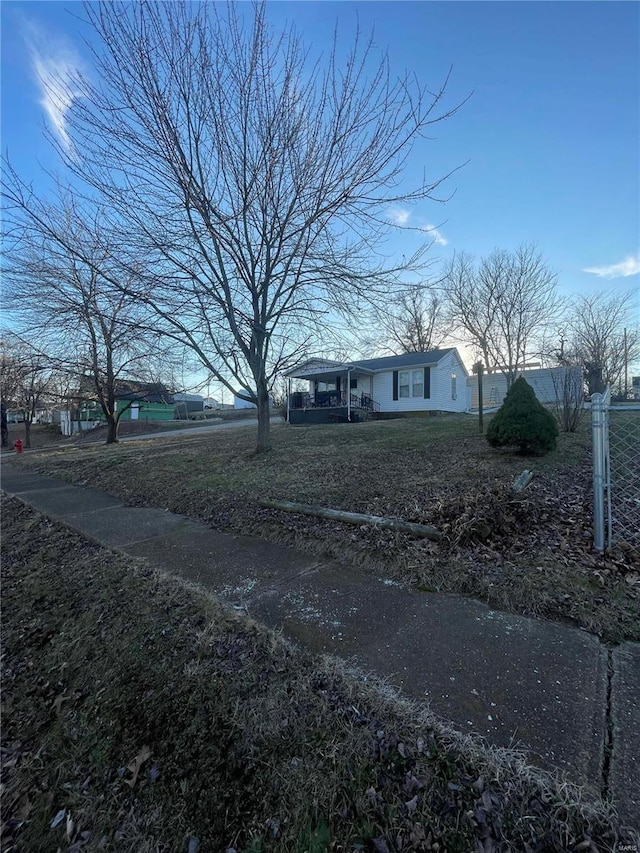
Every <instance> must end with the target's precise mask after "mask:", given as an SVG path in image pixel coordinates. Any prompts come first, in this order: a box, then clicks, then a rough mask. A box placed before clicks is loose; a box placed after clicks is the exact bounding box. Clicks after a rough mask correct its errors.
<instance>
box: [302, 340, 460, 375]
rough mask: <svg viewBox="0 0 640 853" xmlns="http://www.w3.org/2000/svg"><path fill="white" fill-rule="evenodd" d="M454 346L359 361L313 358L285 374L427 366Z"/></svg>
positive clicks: (374, 370)
mask: <svg viewBox="0 0 640 853" xmlns="http://www.w3.org/2000/svg"><path fill="white" fill-rule="evenodd" d="M453 349H454V347H448V348H447V349H433V350H429V351H428V352H408V353H403V354H402V355H390V356H384V357H382V358H367V359H362V360H359V361H348V362H339V361H328V360H327V359H314V360H313V361H307V362H305V363H304V364H300V365H298V367H297V368H294V369H293V370H291V371H289V373H288V374H287V376H291V377H292V378H294V379H302V378H305V377H309V376H313V375H314V374H328V373H331V374H334V373H340V372H343V371H345V370H359V371H362V372H363V373H379V372H381V371H383V370H397V369H400V368H403V367H417V366H420V367H422V366H425V367H426V366H427V365H430V364H437V363H438V362H439V361H440V359H441V358H443V357H444V356H445V355H447V353H450V352H451V351H452V350H453Z"/></svg>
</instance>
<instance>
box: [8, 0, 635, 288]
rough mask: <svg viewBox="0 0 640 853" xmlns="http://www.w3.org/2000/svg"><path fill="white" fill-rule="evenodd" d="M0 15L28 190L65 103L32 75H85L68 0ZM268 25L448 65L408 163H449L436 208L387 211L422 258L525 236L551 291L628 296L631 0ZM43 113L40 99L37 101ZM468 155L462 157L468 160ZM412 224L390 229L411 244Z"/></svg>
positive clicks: (401, 247) (314, 39)
mask: <svg viewBox="0 0 640 853" xmlns="http://www.w3.org/2000/svg"><path fill="white" fill-rule="evenodd" d="M1 14H2V148H3V151H7V150H8V152H9V157H10V159H11V161H12V162H13V163H14V165H15V166H16V167H17V169H18V171H19V172H20V174H21V175H22V176H23V177H24V178H26V179H29V180H33V181H34V183H35V185H36V186H37V185H38V182H39V181H40V180H41V178H40V176H39V166H38V163H41V164H42V165H44V166H45V167H47V168H48V169H52V170H54V171H55V170H57V169H59V168H60V164H59V163H57V162H56V157H55V155H54V154H53V152H52V150H51V149H50V146H49V144H48V143H47V142H46V141H45V140H44V138H43V135H42V128H43V126H44V125H48V126H49V127H51V128H52V129H53V130H54V131H55V132H57V133H58V134H62V135H63V136H64V133H65V129H64V110H63V109H61V106H62V105H61V104H60V103H56V97H55V92H54V93H53V96H52V93H51V90H49V91H48V92H47V91H45V90H44V89H43V84H42V79H39V78H43V77H44V78H46V76H47V74H48V73H49V72H51V71H53V70H54V69H55V70H56V71H57V72H59V71H60V70H61V69H62V70H63V71H64V70H65V69H67V70H68V72H69V73H70V74H71V75H72V74H73V69H74V67H75V66H76V65H78V64H80V65H82V66H83V67H84V69H85V70H86V71H87V72H88V73H89V74H91V58H90V54H89V52H88V50H87V48H86V45H85V44H84V43H83V38H84V37H86V36H87V31H86V29H84V28H83V25H82V23H81V22H80V21H79V20H78V18H77V17H76V16H78V15H81V14H82V7H81V5H80V4H79V3H68V2H64V0H60V2H12V0H4V2H2V4H1ZM269 15H270V18H271V20H272V21H273V22H274V23H275V24H280V23H282V22H284V21H285V20H288V21H292V22H294V23H295V24H296V26H297V28H298V29H299V31H300V33H301V34H302V36H303V38H304V39H305V41H306V42H307V43H308V44H310V45H311V47H312V49H313V50H316V51H317V50H327V49H328V47H329V45H330V39H331V36H332V33H333V28H334V26H335V23H336V20H337V21H338V25H339V28H340V32H341V35H342V37H343V38H348V37H349V35H350V33H352V32H353V30H354V28H355V26H356V23H359V26H360V28H361V30H362V31H363V32H364V33H368V32H369V31H370V30H371V29H372V28H375V40H376V45H378V46H379V47H380V48H388V50H389V54H390V59H391V67H392V69H393V70H395V71H397V72H399V73H402V72H404V71H405V69H406V70H410V71H414V72H416V73H417V75H418V77H419V79H420V80H421V81H423V82H425V83H428V84H430V85H431V86H432V87H434V88H435V87H436V86H438V85H439V83H440V82H441V81H442V80H443V78H444V77H445V75H446V74H447V72H448V70H449V67H450V66H453V73H452V78H451V83H450V88H449V92H450V94H449V97H448V100H447V102H446V105H448V106H453V105H454V104H455V103H456V102H457V101H459V100H462V99H463V98H464V97H465V96H466V95H468V94H469V93H473V94H472V96H471V98H470V100H469V101H468V103H466V104H465V105H464V106H463V107H462V108H461V109H460V111H459V112H458V114H457V115H456V116H454V117H453V118H451V119H450V120H448V121H446V122H444V123H441V124H438V125H436V126H435V128H434V136H435V137H436V138H435V139H433V140H429V141H424V142H422V143H421V144H420V146H419V147H417V148H416V149H415V151H414V154H413V156H412V160H411V163H410V164H409V168H408V170H407V180H408V182H409V183H410V182H411V177H412V175H413V177H414V179H415V178H416V176H417V177H420V176H421V175H422V172H423V170H424V171H425V172H426V174H427V176H428V177H429V178H438V177H440V176H441V175H443V174H444V173H446V172H449V171H450V170H452V169H454V168H456V167H457V166H461V165H462V164H463V163H467V165H465V166H464V167H463V168H461V169H460V170H459V171H457V172H456V173H455V175H454V176H453V177H452V178H451V180H450V181H449V182H448V184H447V185H446V187H445V188H443V190H442V193H443V194H450V193H454V195H453V197H452V199H451V200H450V201H449V202H448V203H447V204H445V205H440V204H436V203H422V204H421V205H419V206H417V207H415V208H412V209H409V208H406V209H396V210H393V211H390V215H392V216H397V217H398V218H399V219H400V220H404V221H406V222H408V223H409V224H414V225H416V226H428V225H430V226H436V227H437V231H433V232H432V235H433V236H434V237H436V244H435V245H434V246H433V249H432V254H433V255H434V257H437V258H442V259H446V258H449V257H450V256H451V255H452V253H453V252H454V251H462V250H464V251H468V252H471V253H474V254H478V255H481V254H486V253H488V252H490V251H491V250H492V249H493V248H494V247H496V246H499V247H503V248H514V247H515V246H517V245H518V244H519V243H522V242H536V243H537V244H538V246H539V248H540V250H541V251H542V252H543V254H544V255H545V257H546V258H547V259H548V260H549V261H550V263H551V265H552V266H553V267H554V268H555V269H556V270H557V271H558V273H559V283H560V285H561V289H562V292H563V293H565V294H568V293H572V292H581V293H582V292H596V291H601V290H604V291H607V292H626V291H628V290H630V289H632V288H636V290H637V289H638V284H639V283H640V253H639V242H640V240H639V235H640V153H639V152H640V59H639V51H640V6H639V5H638V4H637V3H631V2H628V3H627V2H621V3H619V2H585V3H583V2H491V3H485V2H455V0H452V1H451V2H368V3H348V2H343V3H334V2H314V0H308V2H296V3H288V2H277V3H275V2H274V3H271V4H270V5H269ZM47 108H48V110H47ZM467 161H468V162H467ZM419 239H420V237H419V236H418V235H415V234H406V235H401V236H400V237H398V238H397V240H396V244H395V245H396V247H397V251H398V253H405V252H406V254H410V251H411V249H412V248H415V247H416V244H417V241H418V240H419Z"/></svg>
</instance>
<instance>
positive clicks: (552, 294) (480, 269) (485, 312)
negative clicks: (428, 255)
mask: <svg viewBox="0 0 640 853" xmlns="http://www.w3.org/2000/svg"><path fill="white" fill-rule="evenodd" d="M443 288H444V293H445V298H446V300H447V306H448V315H449V320H450V322H451V325H452V328H453V329H455V330H457V331H458V333H459V334H460V335H461V336H462V339H463V340H464V342H465V343H468V344H470V345H471V346H473V347H475V348H476V349H477V350H478V352H479V353H480V354H481V356H482V358H483V360H484V363H485V367H486V369H487V371H488V372H490V373H494V372H496V371H499V372H501V373H503V374H504V375H505V377H506V379H507V385H508V386H509V387H510V386H511V384H512V383H513V382H514V381H515V379H516V378H517V376H518V373H519V371H520V370H521V369H522V367H523V366H524V364H525V363H526V360H527V359H528V358H530V356H531V355H532V354H533V353H534V352H536V345H537V342H538V341H539V340H540V339H541V338H542V337H543V334H544V332H545V330H546V329H547V328H548V327H549V325H550V324H551V323H552V321H553V320H554V319H557V316H558V312H559V311H560V310H561V304H562V303H561V300H560V299H559V297H558V296H557V293H556V274H555V273H554V272H553V271H552V270H551V269H550V268H549V266H548V264H547V263H546V262H545V260H544V258H543V257H542V255H541V254H540V253H539V252H538V250H537V249H536V247H535V246H533V245H524V246H520V247H519V248H517V249H516V250H515V251H512V252H510V251H506V250H504V249H496V250H495V251H494V252H492V253H491V254H490V255H489V256H487V257H485V258H482V259H481V260H480V262H479V263H476V262H475V259H474V258H473V257H471V256H470V255H467V254H465V253H461V254H459V255H457V256H456V257H454V259H453V260H452V261H451V262H450V264H449V265H448V268H447V269H446V271H445V275H444V279H443Z"/></svg>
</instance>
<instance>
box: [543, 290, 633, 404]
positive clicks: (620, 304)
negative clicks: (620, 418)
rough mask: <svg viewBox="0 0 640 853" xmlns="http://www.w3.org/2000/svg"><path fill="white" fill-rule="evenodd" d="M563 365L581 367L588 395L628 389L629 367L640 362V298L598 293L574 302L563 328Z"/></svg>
mask: <svg viewBox="0 0 640 853" xmlns="http://www.w3.org/2000/svg"><path fill="white" fill-rule="evenodd" d="M558 358H559V360H560V362H561V363H563V364H567V363H572V364H580V365H582V367H583V369H584V377H585V382H586V385H587V391H588V393H589V394H595V393H596V392H597V393H602V392H603V391H604V390H605V388H606V386H607V385H609V386H611V388H612V389H615V390H618V391H620V392H626V391H627V390H628V388H627V387H626V385H627V380H628V376H627V375H625V374H626V373H627V372H628V368H629V367H630V366H631V365H632V364H633V363H634V362H637V361H638V360H640V327H639V325H638V295H637V293H635V292H633V291H629V292H627V293H622V294H607V293H598V294H595V295H594V294H591V295H583V296H579V297H577V298H575V299H574V300H573V302H572V303H571V305H570V307H569V309H568V312H567V315H566V319H565V323H564V328H563V338H562V345H561V351H560V352H559V353H558Z"/></svg>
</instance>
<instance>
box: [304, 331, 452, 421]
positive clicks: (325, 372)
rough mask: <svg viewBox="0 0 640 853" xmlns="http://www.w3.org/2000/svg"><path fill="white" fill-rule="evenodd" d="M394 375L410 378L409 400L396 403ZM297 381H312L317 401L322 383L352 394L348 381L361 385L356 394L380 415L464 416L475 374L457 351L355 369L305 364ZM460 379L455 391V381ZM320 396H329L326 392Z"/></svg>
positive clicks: (369, 361) (318, 361) (352, 365)
mask: <svg viewBox="0 0 640 853" xmlns="http://www.w3.org/2000/svg"><path fill="white" fill-rule="evenodd" d="M425 368H426V369H428V370H429V377H430V381H429V385H430V388H429V395H428V397H426V398H425V396H424V385H423V383H424V371H425ZM394 373H397V374H398V384H399V380H400V374H403V373H408V375H409V380H410V382H409V396H400V387H398V394H397V399H395V400H394V399H393V398H394ZM287 375H288V376H289V377H290V378H292V379H307V380H308V381H309V394H310V396H311V398H313V397H314V392H315V386H316V383H326V386H328V387H329V388H331V389H334V388H336V383H337V381H338V377H340V384H341V391H344V390H346V389H345V388H344V385H345V384H346V383H347V376H348V375H350V376H351V379H355V380H356V383H357V386H356V388H354V389H352V388H349V390H350V392H351V393H352V394H354V395H356V396H358V397H360V396H362V395H363V394H364V395H366V396H368V397H371V398H372V399H373V400H374V401H375V402H376V403H377V404H378V406H379V411H380V412H398V413H401V412H406V413H409V412H426V411H440V412H464V411H466V410H467V409H468V405H469V403H468V391H467V377H468V376H469V373H468V371H467V368H466V367H465V365H464V362H463V361H462V359H461V358H460V354H459V353H458V351H457V349H455V348H454V347H452V348H448V349H443V350H432V351H431V352H425V353H407V354H405V355H404V356H389V357H388V358H377V359H367V360H363V361H353V362H350V363H340V362H330V361H328V360H326V359H315V360H313V361H310V362H305V363H304V364H302V365H300V366H299V367H298V368H294V369H293V370H291V371H289V373H288V374H287ZM454 377H455V388H454V383H453V382H452V379H453V378H454ZM319 390H326V389H324V388H323V386H321V387H320V389H319Z"/></svg>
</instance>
